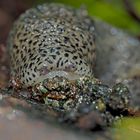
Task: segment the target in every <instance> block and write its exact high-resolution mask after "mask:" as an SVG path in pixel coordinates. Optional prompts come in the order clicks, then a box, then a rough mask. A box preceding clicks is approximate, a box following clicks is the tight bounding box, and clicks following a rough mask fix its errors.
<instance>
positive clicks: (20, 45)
mask: <svg viewBox="0 0 140 140" xmlns="http://www.w3.org/2000/svg"><path fill="white" fill-rule="evenodd" d="M8 47H9V48H10V56H11V76H12V77H13V78H14V79H15V81H19V83H20V84H22V85H23V86H24V87H29V86H34V85H35V84H37V83H39V82H42V81H43V80H45V79H46V78H52V77H55V76H62V77H66V78H68V79H70V80H74V79H77V78H79V77H81V76H92V75H93V67H94V62H95V31H94V21H93V19H92V18H90V17H89V16H88V13H87V11H86V10H84V9H74V8H72V7H69V6H65V5H62V4H54V3H51V4H43V5H39V6H37V7H36V8H31V9H29V10H27V11H26V12H25V13H23V14H22V15H21V16H20V17H19V19H18V20H17V21H16V22H15V23H14V26H13V29H12V30H11V32H10V36H9V39H8Z"/></svg>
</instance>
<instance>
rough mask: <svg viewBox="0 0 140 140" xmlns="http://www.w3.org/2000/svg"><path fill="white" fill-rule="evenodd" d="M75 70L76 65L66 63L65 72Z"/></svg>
mask: <svg viewBox="0 0 140 140" xmlns="http://www.w3.org/2000/svg"><path fill="white" fill-rule="evenodd" d="M75 70H76V65H75V64H74V63H72V62H68V63H67V65H66V66H65V71H68V72H74V71H75Z"/></svg>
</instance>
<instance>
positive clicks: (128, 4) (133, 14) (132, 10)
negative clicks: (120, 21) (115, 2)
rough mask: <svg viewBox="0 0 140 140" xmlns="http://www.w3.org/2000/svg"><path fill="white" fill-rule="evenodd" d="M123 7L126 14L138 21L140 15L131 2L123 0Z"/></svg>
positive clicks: (139, 20) (139, 21)
mask: <svg viewBox="0 0 140 140" xmlns="http://www.w3.org/2000/svg"><path fill="white" fill-rule="evenodd" d="M123 2H124V5H125V8H126V10H127V12H128V14H129V15H130V16H131V17H132V18H133V19H134V20H135V21H137V22H138V23H140V15H138V13H137V12H136V9H135V8H134V7H133V4H132V2H131V1H130V0H123Z"/></svg>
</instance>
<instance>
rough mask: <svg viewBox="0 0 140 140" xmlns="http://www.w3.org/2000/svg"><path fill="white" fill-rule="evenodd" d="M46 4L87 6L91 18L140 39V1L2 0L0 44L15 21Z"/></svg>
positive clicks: (0, 3) (0, 1)
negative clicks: (27, 11)
mask: <svg viewBox="0 0 140 140" xmlns="http://www.w3.org/2000/svg"><path fill="white" fill-rule="evenodd" d="M45 2H59V3H65V4H68V5H72V6H74V7H80V6H81V5H85V7H86V8H87V10H88V12H89V14H90V15H91V16H95V17H98V18H100V19H102V20H104V21H106V22H108V23H110V24H112V25H114V26H117V27H119V28H122V29H124V30H126V31H127V32H130V34H132V35H135V36H137V37H140V0H0V44H3V43H4V44H5V42H6V38H7V34H8V33H9V29H10V28H11V25H12V23H13V21H14V20H15V19H16V18H18V16H19V15H20V14H21V13H22V12H24V11H25V10H26V9H28V8H30V7H33V6H36V5H37V4H41V3H45Z"/></svg>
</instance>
